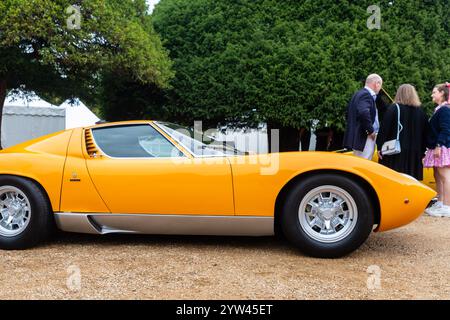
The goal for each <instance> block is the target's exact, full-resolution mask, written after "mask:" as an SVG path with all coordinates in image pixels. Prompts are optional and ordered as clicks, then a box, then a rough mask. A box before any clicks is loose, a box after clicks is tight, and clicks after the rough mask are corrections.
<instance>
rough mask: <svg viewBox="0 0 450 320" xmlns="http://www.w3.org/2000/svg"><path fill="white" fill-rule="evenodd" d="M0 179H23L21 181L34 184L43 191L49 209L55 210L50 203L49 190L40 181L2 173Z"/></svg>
mask: <svg viewBox="0 0 450 320" xmlns="http://www.w3.org/2000/svg"><path fill="white" fill-rule="evenodd" d="M0 177H14V178H21V179H24V180H28V181H29V182H32V183H34V184H35V185H36V186H37V187H38V188H39V189H40V190H41V191H42V194H43V195H44V196H45V199H46V200H47V204H48V206H49V208H50V209H53V206H52V202H51V201H50V197H49V195H48V192H47V190H45V188H44V187H43V186H42V184H41V183H40V182H39V181H37V180H36V179H33V178H31V177H27V176H23V175H18V174H8V173H0Z"/></svg>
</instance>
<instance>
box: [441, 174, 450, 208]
mask: <svg viewBox="0 0 450 320" xmlns="http://www.w3.org/2000/svg"><path fill="white" fill-rule="evenodd" d="M438 171H439V179H440V182H441V188H442V189H441V192H442V195H441V198H442V202H443V203H444V205H446V206H450V168H449V167H444V168H439V169H438Z"/></svg>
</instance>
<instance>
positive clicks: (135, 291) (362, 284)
mask: <svg viewBox="0 0 450 320" xmlns="http://www.w3.org/2000/svg"><path fill="white" fill-rule="evenodd" d="M449 244H450V219H448V218H432V217H425V216H423V217H421V218H420V219H418V220H417V221H415V222H414V223H412V224H410V225H409V226H406V227H403V228H401V229H397V230H394V231H390V232H387V233H380V234H372V235H371V236H370V238H369V240H368V241H367V242H366V243H365V244H364V245H363V246H362V247H361V248H360V249H359V250H358V251H356V252H354V253H353V254H351V255H350V256H348V257H346V258H343V259H339V260H321V259H313V258H309V257H305V256H303V255H302V254H300V253H299V252H297V251H296V250H295V249H294V248H292V247H291V246H290V245H289V244H287V243H286V242H285V241H283V240H279V239H276V238H272V237H264V238H247V237H239V238H231V237H181V236H177V237H174V236H132V235H127V236H125V235H110V236H91V235H78V234H59V235H58V236H57V237H56V239H55V240H54V241H53V242H51V243H48V244H45V245H42V246H40V247H38V248H35V249H32V250H27V251H0V299H325V300H328V299H450V246H449ZM378 271H379V272H378ZM78 274H79V275H80V277H77V275H78ZM378 274H379V275H380V277H379V278H377V275H378ZM78 279H79V281H78ZM377 279H380V281H379V282H377ZM368 284H372V286H370V289H369V287H368Z"/></svg>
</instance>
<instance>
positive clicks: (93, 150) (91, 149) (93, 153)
mask: <svg viewBox="0 0 450 320" xmlns="http://www.w3.org/2000/svg"><path fill="white" fill-rule="evenodd" d="M84 134H85V138H86V150H87V153H88V154H89V156H90V157H91V158H95V157H97V156H98V155H100V151H99V150H98V148H97V146H96V145H95V142H94V139H93V138H92V132H91V129H86V130H85V133H84Z"/></svg>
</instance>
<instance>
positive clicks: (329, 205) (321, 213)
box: [298, 186, 358, 243]
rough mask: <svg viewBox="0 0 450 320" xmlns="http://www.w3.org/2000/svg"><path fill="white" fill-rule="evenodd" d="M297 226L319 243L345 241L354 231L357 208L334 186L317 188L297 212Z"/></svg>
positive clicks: (309, 193) (306, 197) (348, 197)
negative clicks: (298, 223) (298, 222)
mask: <svg viewBox="0 0 450 320" xmlns="http://www.w3.org/2000/svg"><path fill="white" fill-rule="evenodd" d="M298 218H299V221H300V226H301V228H302V229H303V231H305V232H306V233H307V234H308V236H310V237H311V238H312V239H314V240H317V241H319V242H322V243H335V242H338V241H340V240H342V239H344V238H346V237H347V236H348V235H349V234H350V233H351V232H352V231H353V229H354V228H355V226H356V222H357V220H358V208H357V206H356V203H355V201H354V200H353V197H352V196H351V195H350V194H349V193H348V192H347V191H345V190H344V189H341V188H339V187H336V186H320V187H317V188H315V189H313V190H311V191H310V192H308V193H307V194H306V195H305V197H304V198H303V200H302V201H301V203H300V206H299V209H298Z"/></svg>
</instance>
